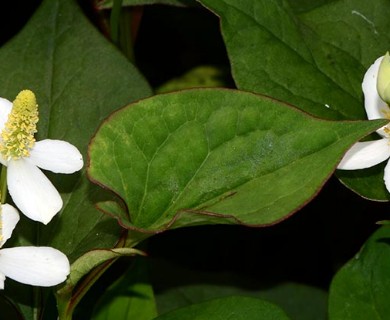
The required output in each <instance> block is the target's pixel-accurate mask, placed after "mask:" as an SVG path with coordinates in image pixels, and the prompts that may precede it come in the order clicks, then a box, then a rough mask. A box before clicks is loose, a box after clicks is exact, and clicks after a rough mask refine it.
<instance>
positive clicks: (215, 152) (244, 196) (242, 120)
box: [88, 89, 386, 232]
mask: <svg viewBox="0 0 390 320" xmlns="http://www.w3.org/2000/svg"><path fill="white" fill-rule="evenodd" d="M385 122H386V121H385V120H378V121H375V122H370V121H363V122H332V121H324V120H320V119H316V118H312V117H310V116H308V115H307V114H304V113H302V112H300V111H298V110H296V109H294V108H291V107H289V106H287V105H285V104H282V103H280V102H277V101H274V100H271V99H269V98H265V97H261V96H257V95H254V94H250V93H245V92H239V91H232V90H221V89H214V90H213V89H203V90H202V89H200V90H189V91H182V92H179V93H172V94H166V95H159V96H154V97H152V98H150V99H146V100H143V101H140V102H137V103H135V104H133V105H130V106H128V107H126V108H124V109H122V110H120V111H118V112H116V113H114V114H113V115H112V116H111V117H110V118H109V119H107V121H106V122H105V123H104V124H103V125H102V126H101V128H100V129H99V131H98V132H97V134H96V136H95V137H94V139H93V141H92V143H91V145H90V149H89V156H90V161H89V168H88V173H89V176H90V177H91V178H92V179H93V180H94V181H95V182H97V183H98V184H101V185H103V186H104V187H106V188H109V189H111V190H112V191H114V192H115V193H116V194H117V195H119V196H120V197H121V198H122V199H123V200H124V201H125V204H126V206H127V208H128V211H129V214H130V217H129V216H128V215H127V214H126V212H125V211H123V210H116V209H115V212H112V215H114V216H117V218H118V219H119V220H120V223H121V224H122V225H123V226H124V227H126V228H130V229H139V230H144V231H148V232H157V231H159V230H164V229H166V228H171V227H179V226H188V225H199V224H211V223H241V224H248V225H269V224H273V223H276V222H278V221H280V220H283V219H285V218H286V217H288V216H289V215H290V214H292V213H293V212H294V211H296V210H298V209H299V208H300V207H301V206H303V205H304V204H305V203H307V202H308V201H309V200H310V199H311V198H312V197H314V196H315V194H316V193H317V192H318V191H319V190H320V189H321V186H322V185H323V184H324V183H325V181H326V180H327V179H328V177H329V176H330V175H331V174H332V172H333V170H334V169H335V167H336V165H337V163H338V162H339V161H340V159H341V157H342V156H343V153H344V152H345V151H346V150H347V149H348V148H349V147H350V146H351V145H352V144H353V143H354V142H355V141H356V140H358V139H360V138H361V137H362V136H364V135H366V134H368V133H369V132H370V131H372V130H374V129H375V128H377V127H378V125H380V124H382V125H383V124H384V123H385ZM106 208H108V209H109V208H110V206H107V207H106Z"/></svg>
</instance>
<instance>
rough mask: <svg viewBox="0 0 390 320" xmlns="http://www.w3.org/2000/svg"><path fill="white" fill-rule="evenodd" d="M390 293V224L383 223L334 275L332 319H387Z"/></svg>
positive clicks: (330, 312) (331, 301) (331, 297)
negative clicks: (389, 225)
mask: <svg viewBox="0 0 390 320" xmlns="http://www.w3.org/2000/svg"><path fill="white" fill-rule="evenodd" d="M389 295H390V228H389V227H388V226H383V227H381V228H380V229H379V230H378V231H377V232H375V233H374V234H373V235H372V236H371V237H370V238H369V239H368V241H367V242H366V243H365V245H364V246H363V248H362V249H361V251H360V252H359V253H358V254H357V255H356V256H355V257H354V258H352V259H351V260H350V261H349V262H348V263H347V264H346V265H345V266H344V267H343V268H342V269H341V270H340V271H339V272H338V273H337V274H336V276H335V277H334V279H333V282H332V285H331V289H330V296H329V319H331V320H366V319H370V320H376V319H378V320H379V319H387V318H388V317H389V314H390V304H389Z"/></svg>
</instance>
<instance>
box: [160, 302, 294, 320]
mask: <svg viewBox="0 0 390 320" xmlns="http://www.w3.org/2000/svg"><path fill="white" fill-rule="evenodd" d="M190 319H198V320H219V319H236V320H269V319H272V320H288V319H289V317H288V316H287V315H286V314H285V313H284V312H283V310H282V309H280V308H279V307H278V306H276V305H274V304H272V303H270V302H266V301H262V300H260V299H255V298H249V297H242V296H231V297H226V298H219V299H213V300H210V301H207V302H202V303H198V304H193V305H191V306H188V307H184V308H181V309H178V310H175V311H172V312H169V313H166V314H164V315H161V316H159V317H157V318H155V320H190Z"/></svg>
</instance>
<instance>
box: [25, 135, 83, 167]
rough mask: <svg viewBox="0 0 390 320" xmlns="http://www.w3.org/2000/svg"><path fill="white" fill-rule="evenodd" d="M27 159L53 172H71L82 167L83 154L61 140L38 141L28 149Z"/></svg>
mask: <svg viewBox="0 0 390 320" xmlns="http://www.w3.org/2000/svg"><path fill="white" fill-rule="evenodd" d="M26 159H28V160H29V161H31V162H32V163H34V164H35V165H36V166H38V167H40V168H42V169H44V170H49V171H52V172H55V173H73V172H76V171H79V170H80V169H81V168H82V167H83V164H84V162H83V156H82V155H81V153H80V151H79V150H78V149H77V148H76V147H75V146H74V145H72V144H70V143H69V142H66V141H62V140H50V139H45V140H41V141H38V142H36V143H35V144H34V147H33V148H32V149H31V151H30V156H29V157H28V158H26Z"/></svg>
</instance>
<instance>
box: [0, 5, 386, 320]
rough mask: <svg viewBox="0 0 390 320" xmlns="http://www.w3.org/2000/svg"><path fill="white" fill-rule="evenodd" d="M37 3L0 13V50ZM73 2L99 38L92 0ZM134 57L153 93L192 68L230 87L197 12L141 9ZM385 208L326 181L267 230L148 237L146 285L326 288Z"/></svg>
mask: <svg viewBox="0 0 390 320" xmlns="http://www.w3.org/2000/svg"><path fill="white" fill-rule="evenodd" d="M40 2H41V1H38V0H34V1H31V0H30V1H27V0H25V1H14V2H7V4H6V5H5V6H4V7H3V11H2V12H3V13H4V14H6V13H7V12H11V14H12V19H11V21H10V22H8V21H7V22H6V19H0V44H4V43H5V42H6V41H7V40H9V39H10V38H11V37H12V36H13V35H15V34H16V33H17V32H18V31H19V30H20V28H21V27H22V26H23V25H24V23H26V21H27V20H28V18H29V17H30V16H31V14H32V12H33V11H34V10H35V9H36V8H37V6H38V5H39V4H40ZM79 2H80V4H81V5H82V6H83V8H84V10H85V12H86V13H87V14H88V16H89V17H90V18H91V20H92V21H93V22H94V23H95V24H96V25H97V26H98V27H99V28H100V29H101V30H102V32H104V24H101V23H100V22H99V21H100V20H99V16H98V14H97V13H96V12H95V11H94V10H93V7H92V1H79ZM323 2H324V3H325V2H329V1H326V0H324V1H323ZM291 3H292V5H293V8H294V9H296V10H297V12H305V11H307V10H309V9H311V7H312V6H313V4H312V2H311V1H301V2H300V5H296V6H294V1H292V2H291ZM316 3H317V4H318V3H319V1H317V2H316ZM134 51H135V64H136V66H137V67H138V68H139V70H140V72H141V73H142V74H143V75H144V76H145V77H146V79H147V80H148V81H149V83H150V84H151V85H152V87H153V88H158V87H159V86H160V85H162V84H164V83H165V82H166V81H168V80H170V79H172V78H175V77H178V76H181V75H182V74H184V73H185V72H187V71H189V70H191V69H192V68H194V67H197V66H199V65H214V66H217V67H220V68H222V69H223V70H225V71H226V78H224V79H223V80H224V82H225V83H226V85H227V86H230V87H231V86H233V84H232V80H231V78H230V77H229V75H228V71H229V61H228V58H227V55H226V50H225V48H224V44H223V42H222V38H221V35H220V27H219V22H218V19H217V17H216V16H214V15H213V14H212V13H211V12H209V11H207V10H205V9H204V8H201V7H191V8H176V7H169V6H162V5H153V6H147V7H145V8H144V9H143V13H142V21H141V23H140V25H139V29H138V33H137V38H136V43H135V47H134ZM162 61H163V62H164V63H162ZM3 76H6V75H3ZM387 208H388V204H387V203H380V202H371V201H368V200H365V199H362V198H361V197H359V196H358V195H356V194H354V193H353V192H351V191H349V190H348V189H347V188H345V187H344V186H342V185H341V183H340V182H339V181H338V180H337V179H336V178H334V177H333V178H331V179H330V180H329V181H328V182H327V184H326V185H325V187H324V188H323V189H322V191H321V192H320V194H319V195H318V196H317V197H316V198H315V199H314V200H313V201H312V202H311V203H310V204H309V205H307V206H306V207H304V208H303V209H302V210H300V211H299V212H297V213H296V214H295V215H294V216H292V217H291V218H289V219H287V220H286V221H284V222H282V223H279V224H277V225H275V226H272V227H268V228H248V227H243V226H223V225H220V226H201V227H189V228H183V229H179V230H172V231H168V232H165V233H162V234H159V235H156V236H154V237H152V238H151V239H149V240H148V243H147V249H146V251H147V252H148V254H149V257H148V258H147V260H148V261H149V262H150V268H151V279H152V284H153V286H154V289H155V292H156V293H157V295H161V294H163V293H164V292H166V291H167V290H169V289H171V288H172V287H175V286H183V285H188V284H194V283H207V284H210V285H212V284H229V285H233V286H234V285H236V286H238V287H243V288H246V289H259V288H260V289H264V288H269V287H272V286H274V285H276V284H280V283H282V282H298V283H302V284H307V285H312V286H315V287H318V288H321V289H324V290H327V289H328V286H329V283H330V280H331V278H332V277H333V276H334V274H335V272H336V271H337V270H338V269H339V268H340V267H341V266H342V265H343V264H344V263H345V262H346V261H348V260H349V259H350V258H351V257H352V256H353V255H354V254H355V253H356V252H357V251H358V250H359V248H360V246H361V245H362V244H363V243H364V241H365V240H366V239H367V238H368V236H370V235H371V234H372V232H373V231H374V230H375V229H377V225H376V224H375V223H376V222H377V221H379V220H384V219H387V218H388V211H387ZM127 263H128V261H127V259H122V260H120V262H119V263H117V264H116V265H115V266H114V268H117V269H118V270H120V271H122V270H124V268H125V265H126V264H127ZM114 274H115V272H112V273H110V274H109V275H108V274H107V275H105V276H104V277H103V278H102V279H101V280H100V281H99V283H98V284H97V290H96V291H95V290H92V291H90V292H89V293H88V296H87V298H86V299H85V301H83V305H84V306H85V307H87V306H88V305H90V304H93V303H94V297H95V295H96V293H97V292H99V290H100V291H103V290H104V289H105V287H106V286H107V285H108V284H109V283H110V282H112V280H113V275H114ZM158 306H159V307H160V309H161V308H162V309H164V308H166V307H164V306H161V304H160V305H158ZM83 309H84V310H88V308H83ZM84 316H85V314H83V313H79V315H78V317H80V319H82V318H83V317H84Z"/></svg>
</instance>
